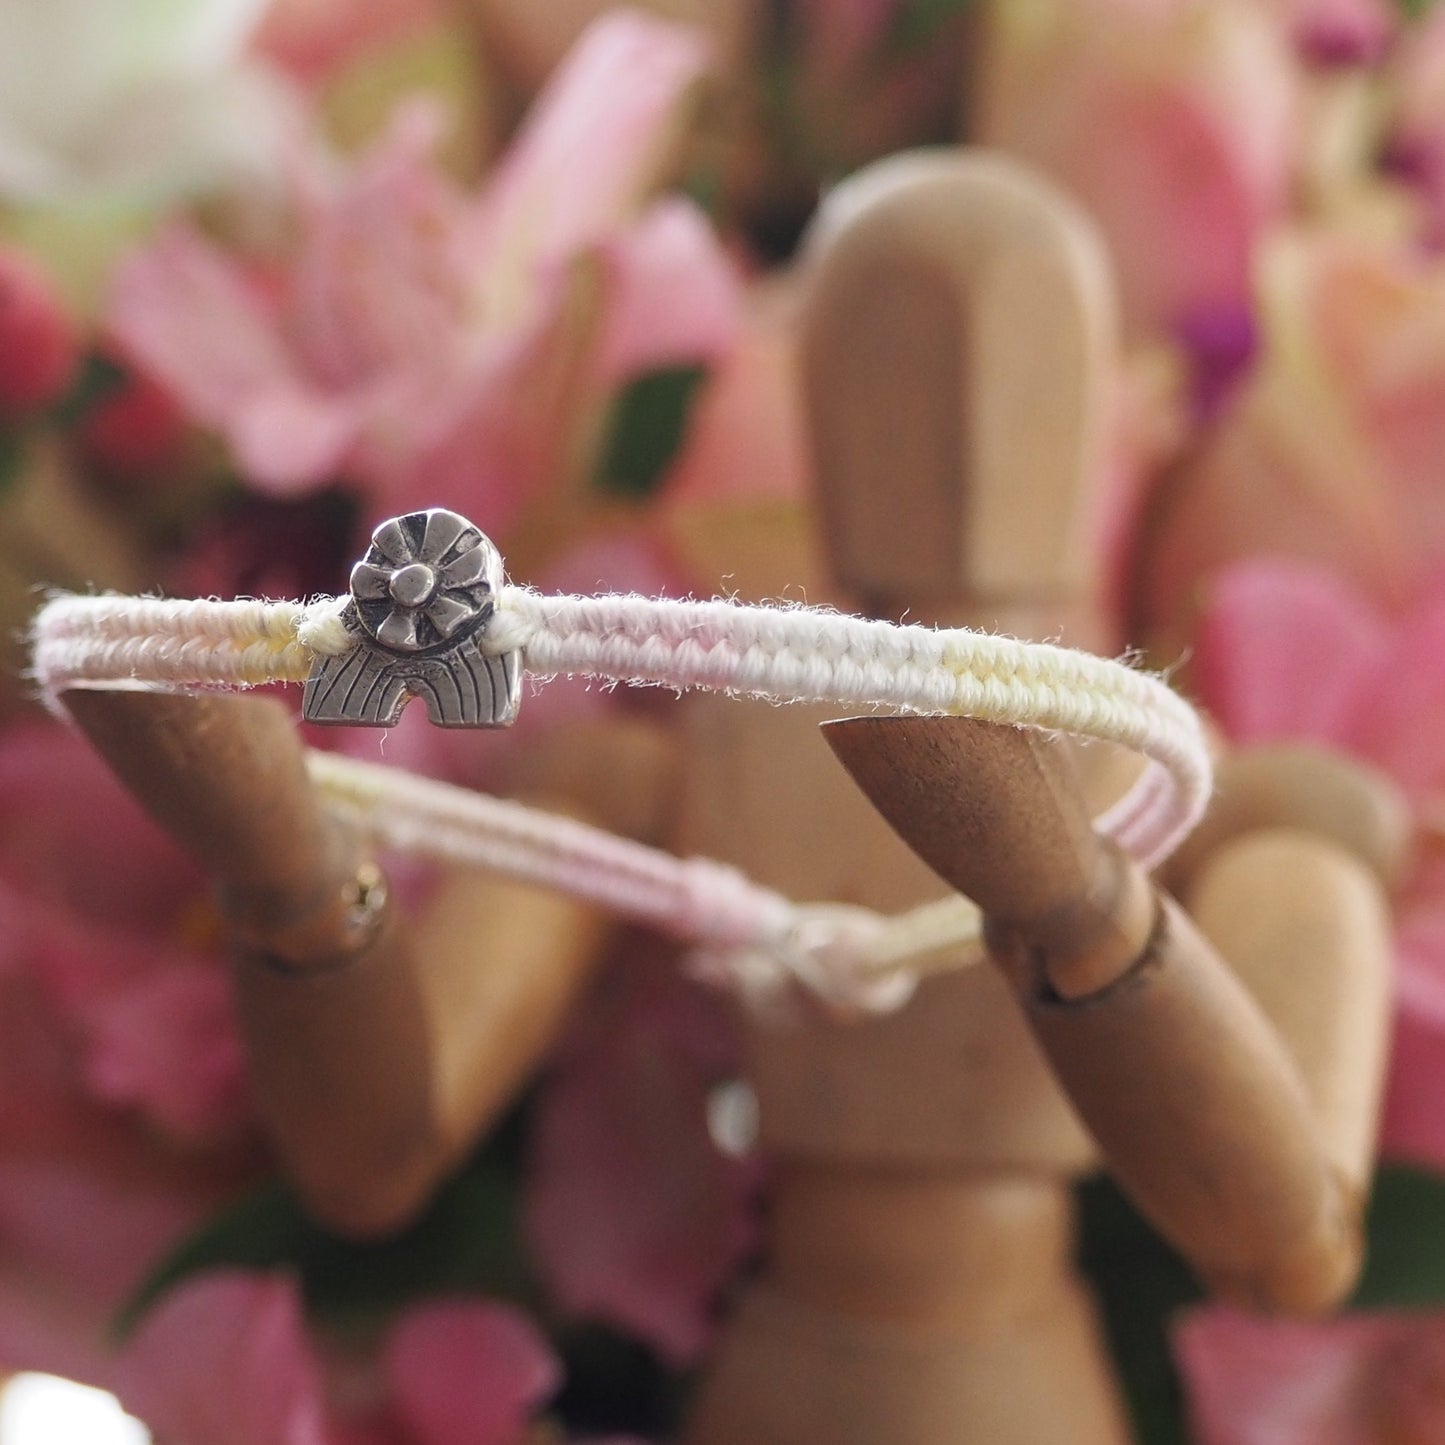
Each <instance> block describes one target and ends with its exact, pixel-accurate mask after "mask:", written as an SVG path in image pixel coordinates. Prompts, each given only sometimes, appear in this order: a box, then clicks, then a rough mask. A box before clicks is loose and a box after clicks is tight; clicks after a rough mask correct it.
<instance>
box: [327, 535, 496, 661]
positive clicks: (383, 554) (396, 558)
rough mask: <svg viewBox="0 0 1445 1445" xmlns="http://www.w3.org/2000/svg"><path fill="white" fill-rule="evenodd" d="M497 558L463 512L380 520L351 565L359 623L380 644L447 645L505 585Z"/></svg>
mask: <svg viewBox="0 0 1445 1445" xmlns="http://www.w3.org/2000/svg"><path fill="white" fill-rule="evenodd" d="M502 580H503V579H502V557H501V554H500V553H499V552H498V551H497V549H496V548H495V547H494V546H493V545H492V543H491V542H490V541H489V540H488V539H487V537H486V536H485V535H484V534H483V533H482V532H480V531H479V530H478V529H477V528H476V527H474V526H473V525H472V524H471V523H470V522H468V521H467V519H466V518H465V517H460V516H458V515H457V514H456V513H455V512H449V511H447V510H446V509H445V508H444V507H433V508H431V509H430V510H429V511H425V512H408V513H407V514H406V516H404V517H393V518H392V519H391V520H390V521H388V522H383V523H382V524H381V525H380V526H379V527H378V528H377V529H376V531H375V532H373V533H372V536H371V546H370V548H369V549H368V550H367V553H366V556H365V557H363V558H362V559H361V561H360V562H358V563H357V564H356V566H355V567H353V568H352V569H351V596H352V600H353V601H354V603H355V604H356V616H357V620H358V621H359V622H360V623H361V625H362V627H364V628H365V629H366V631H367V632H368V633H369V634H370V635H371V636H372V637H374V638H375V639H376V640H377V642H379V643H380V644H381V645H382V646H383V647H385V648H388V649H390V650H391V651H393V652H403V653H419V652H427V651H429V650H430V649H432V648H436V647H444V646H447V645H449V644H450V643H452V642H453V641H455V640H456V639H457V638H458V637H460V636H461V635H462V634H463V633H465V632H466V631H468V630H470V629H471V628H473V627H476V626H478V625H480V624H481V623H482V622H484V621H485V620H486V619H487V618H488V617H489V616H490V615H491V612H492V608H493V606H494V605H495V597H496V593H497V591H498V589H499V588H500V587H501V585H502Z"/></svg>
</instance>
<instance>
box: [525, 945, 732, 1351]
mask: <svg viewBox="0 0 1445 1445" xmlns="http://www.w3.org/2000/svg"><path fill="white" fill-rule="evenodd" d="M587 1019H588V1021H587V1023H586V1024H585V1025H584V1026H583V1027H582V1028H581V1029H580V1030H579V1033H578V1035H577V1036H576V1038H575V1039H574V1040H573V1041H572V1044H571V1046H570V1047H569V1048H568V1049H567V1050H566V1051H565V1052H564V1054H563V1056H562V1058H561V1060H560V1061H559V1063H558V1066H557V1068H556V1070H555V1072H554V1073H553V1075H552V1077H551V1079H550V1080H549V1081H548V1083H547V1085H546V1086H545V1089H544V1092H543V1094H542V1096H541V1098H540V1100H539V1103H538V1108H537V1114H536V1117H535V1121H534V1127H533V1135H532V1140H531V1150H532V1152H531V1157H530V1160H529V1187H528V1190H527V1194H526V1201H525V1209H526V1214H525V1222H526V1229H527V1233H528V1237H529V1238H530V1240H531V1242H532V1245H533V1248H534V1251H535V1253H536V1256H537V1261H538V1264H539V1266H540V1268H541V1270H542V1272H543V1275H544V1277H545V1278H546V1280H547V1282H548V1284H549V1286H550V1288H551V1289H552V1290H553V1292H554V1293H555V1294H556V1296H557V1299H558V1300H559V1302H560V1303H561V1305H562V1307H563V1308H564V1309H566V1310H567V1311H569V1312H570V1313H573V1314H577V1315H583V1316H590V1317H593V1318H596V1319H601V1320H606V1321H609V1322H611V1323H613V1324H615V1325H618V1326H620V1327H621V1328H623V1329H625V1330H630V1331H632V1332H634V1333H636V1334H637V1335H639V1336H640V1337H641V1338H643V1339H645V1340H647V1341H648V1342H650V1343H651V1344H653V1345H654V1346H655V1347H656V1348H658V1349H659V1350H661V1351H662V1352H663V1353H664V1354H665V1355H667V1356H668V1357H669V1358H671V1359H673V1360H675V1361H677V1362H680V1363H681V1362H686V1361H689V1360H692V1359H695V1358H696V1357H697V1355H698V1353H699V1352H700V1351H701V1350H702V1348H703V1347H704V1345H705V1344H706V1342H707V1340H708V1338H709V1336H710V1334H711V1327H712V1320H713V1310H714V1304H715V1299H716V1296H717V1293H718V1291H719V1290H720V1289H721V1287H722V1285H723V1283H724V1282H725V1281H726V1280H727V1278H728V1277H729V1275H730V1274H731V1272H732V1270H733V1269H734V1268H735V1267H736V1266H737V1264H738V1262H739V1261H740V1259H741V1258H742V1256H743V1254H744V1253H745V1252H746V1250H747V1249H748V1248H749V1247H750V1246H751V1244H752V1243H753V1241H754V1238H755V1221H754V1218H753V1214H752V1202H753V1194H754V1191H755V1189H756V1185H757V1173H756V1169H755V1168H754V1167H753V1166H752V1165H751V1164H747V1163H742V1162H739V1161H737V1160H732V1159H726V1158H724V1157H723V1156H722V1155H721V1154H720V1153H719V1152H718V1150H717V1149H716V1147H715V1146H714V1145H713V1143H712V1140H711V1139H710V1137H709V1135H708V1130H707V1122H706V1107H707V1099H708V1094H709V1090H710V1089H711V1087H712V1086H713V1085H714V1084H715V1083H716V1082H718V1081H719V1080H721V1079H723V1078H726V1077H727V1076H728V1075H729V1073H730V1071H731V1068H732V1066H733V1060H732V1041H731V1037H730V1029H729V1026H728V1023H727V1016H726V1014H725V1012H724V1010H723V1008H722V1005H721V1004H720V1002H719V1001H718V1000H717V999H715V998H713V997H711V996H709V995H706V994H704V993H703V992H702V991H701V990H699V989H697V988H696V987H695V986H693V985H690V984H688V983H686V982H685V981H684V980H681V979H680V978H678V977H677V976H676V973H675V971H673V967H672V965H671V964H670V962H661V963H659V962H652V963H649V964H642V965H635V966H632V967H629V968H626V969H623V970H618V971H616V972H615V973H614V974H613V975H611V976H610V977H609V978H608V979H607V980H606V981H605V982H604V984H603V986H602V988H601V990H600V992H599V997H598V998H596V999H594V1000H593V1002H592V1004H591V1006H590V1007H589V1009H588V1013H587Z"/></svg>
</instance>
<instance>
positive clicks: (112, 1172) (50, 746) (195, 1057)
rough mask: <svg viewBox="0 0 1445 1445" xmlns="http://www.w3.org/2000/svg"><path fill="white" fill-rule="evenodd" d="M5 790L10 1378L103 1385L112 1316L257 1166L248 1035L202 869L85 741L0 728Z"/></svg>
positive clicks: (4, 1285) (3, 1280)
mask: <svg viewBox="0 0 1445 1445" xmlns="http://www.w3.org/2000/svg"><path fill="white" fill-rule="evenodd" d="M0 802H3V806H0V1370H4V1369H40V1370H48V1371H51V1372H54V1373H61V1374H66V1375H70V1376H72V1377H75V1378H80V1379H82V1380H86V1381H89V1382H90V1383H95V1384H102V1385H104V1384H107V1383H108V1380H109V1369H110V1365H109V1361H108V1358H107V1354H106V1351H105V1350H104V1348H103V1342H104V1338H105V1332H106V1328H107V1325H108V1322H109V1317H110V1315H111V1313H112V1312H113V1311H114V1310H115V1309H116V1308H117V1307H118V1306H119V1304H120V1303H121V1301H122V1300H123V1299H124V1297H125V1296H126V1295H127V1294H128V1293H129V1292H130V1291H131V1290H132V1289H134V1288H135V1287H136V1285H137V1284H138V1283H139V1281H140V1280H141V1279H142V1278H143V1277H144V1276H145V1275H146V1274H148V1273H149V1271H150V1270H151V1269H152V1268H153V1267H154V1265H155V1263H156V1261H157V1260H158V1259H159V1258H160V1257H161V1256H163V1255H164V1254H165V1253H167V1252H169V1250H170V1249H171V1248H173V1247H174V1245H175V1244H176V1243H177V1242H178V1241H179V1240H180V1239H181V1238H182V1237H183V1236H184V1235H185V1234H186V1233H187V1232H188V1231H189V1230H191V1229H192V1228H194V1227H195V1226H196V1225H197V1224H198V1223H199V1221H200V1220H201V1219H202V1218H203V1217H204V1216H205V1215H206V1214H208V1213H209V1212H211V1211H212V1210H214V1209H215V1208H216V1207H217V1205H218V1203H219V1202H220V1201H221V1200H222V1199H223V1198H225V1197H226V1196H227V1195H228V1194H230V1193H232V1192H234V1190H235V1189H236V1188H237V1187H239V1186H241V1185H243V1184H244V1183H245V1182H246V1181H247V1180H248V1178H249V1177H250V1176H251V1175H252V1174H253V1173H254V1171H255V1169H256V1167H257V1158H256V1150H255V1141H254V1137H253V1136H252V1135H251V1133H250V1132H249V1129H247V1128H246V1127H245V1126H246V1125H247V1123H248V1121H249V1115H250V1110H249V1105H248V1101H247V1097H246V1093H245V1087H244V1074H243V1070H242V1065H241V1056H240V1045H239V1041H238V1039H237V1037H236V1033H235V1028H234V1024H233V1021H232V1019H231V1010H230V1001H229V993H228V988H227V979H226V974H225V970H224V968H223V967H222V965H221V962H220V960H219V958H218V957H216V956H214V954H208V953H206V952H205V951H203V950H200V949H197V948H195V947H194V946H193V945H191V944H190V943H188V942H187V941H186V939H185V937H184V934H185V931H186V930H187V929H188V928H191V929H193V928H194V925H193V924H191V923H190V921H189V918H190V917H194V916H196V915H195V914H190V915H189V916H188V908H189V909H195V908H197V907H198V906H199V907H201V908H204V907H205V905H204V901H203V900H204V897H205V895H204V893H203V892H202V890H201V889H200V886H199V879H198V877H197V875H196V874H195V873H194V872H193V870H192V869H190V868H189V866H187V865H186V864H185V862H184V861H183V860H182V859H181V857H180V855H179V854H178V853H177V852H176V851H175V850H174V848H172V847H171V846H170V845H169V844H168V843H167V842H166V840H165V839H164V838H162V837H161V835H160V833H159V832H158V830H156V829H155V828H154V827H153V825H151V824H150V823H149V821H148V820H147V819H146V818H144V817H143V816H142V815H141V814H140V812H139V811H138V810H137V809H136V807H135V805H134V804H133V803H131V802H130V800H129V799H128V798H127V797H126V796H125V795H124V794H123V792H122V791H121V789H120V787H119V786H118V785H117V784H116V783H115V782H114V781H113V780H112V779H111V778H110V776H109V775H108V774H107V772H106V771H105V769H104V768H103V766H102V765H101V764H100V763H99V762H98V761H97V760H96V759H95V758H94V756H93V755H92V754H91V753H90V751H89V750H88V749H87V748H86V747H85V746H84V745H83V744H82V743H81V742H80V741H79V740H77V739H76V738H74V737H73V736H71V735H69V734H68V733H66V732H65V731H63V730H62V729H60V728H58V727H40V726H35V727H26V728H18V729H12V730H11V731H9V732H7V733H5V734H3V735H0ZM178 1144H180V1145H183V1146H184V1147H183V1148H178V1147H177V1146H178Z"/></svg>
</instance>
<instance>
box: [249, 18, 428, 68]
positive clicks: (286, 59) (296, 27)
mask: <svg viewBox="0 0 1445 1445" xmlns="http://www.w3.org/2000/svg"><path fill="white" fill-rule="evenodd" d="M442 3H443V0H271V3H270V6H269V7H268V9H267V10H266V13H265V15H264V17H263V18H262V20H261V25H260V29H259V30H258V31H257V33H256V37H255V40H254V42H253V48H254V50H255V52H256V53H257V54H258V55H260V56H262V57H264V58H265V59H267V60H270V61H273V62H274V63H276V64H277V65H279V66H281V67H282V69H284V70H286V71H287V72H289V73H290V74H291V75H293V76H295V77H296V78H297V79H298V80H301V81H303V82H305V83H307V84H315V83H316V82H317V81H319V80H320V79H321V78H322V77H324V76H325V75H327V74H328V73H329V72H331V71H334V70H337V69H339V68H341V67H342V66H344V65H346V64H347V63H348V62H349V61H350V60H352V59H354V58H355V57H356V56H358V55H361V54H364V53H365V52H367V51H369V50H372V49H374V48H379V47H381V46H384V45H388V44H393V43H395V42H396V41H397V40H398V39H399V38H401V37H403V36H405V35H407V34H408V33H409V32H411V31H413V30H416V29H419V28H421V27H422V26H424V25H426V24H427V23H428V22H429V21H432V20H434V19H435V18H436V17H437V15H438V14H439V13H440V11H441V8H442Z"/></svg>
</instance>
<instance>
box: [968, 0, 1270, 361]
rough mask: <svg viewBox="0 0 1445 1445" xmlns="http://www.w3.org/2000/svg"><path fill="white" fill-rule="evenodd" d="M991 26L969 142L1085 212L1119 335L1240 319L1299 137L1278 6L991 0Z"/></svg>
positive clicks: (1214, 1)
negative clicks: (1061, 191) (1098, 239)
mask: <svg viewBox="0 0 1445 1445" xmlns="http://www.w3.org/2000/svg"><path fill="white" fill-rule="evenodd" d="M991 24H992V30H991V42H992V45H991V50H990V63H989V65H988V66H987V68H986V71H985V74H984V77H983V83H982V95H981V97H980V102H979V106H978V116H979V139H980V140H982V141H983V142H985V143H986V144H989V145H993V146H997V147H999V148H1000V149H1002V150H1005V151H1008V152H1010V153H1012V154H1013V155H1016V156H1018V157H1019V158H1021V159H1023V160H1027V161H1031V162H1033V163H1034V164H1035V165H1037V166H1039V167H1040V168H1041V169H1042V170H1043V171H1044V172H1045V173H1047V174H1048V175H1050V176H1052V177H1053V178H1054V179H1055V180H1056V181H1058V182H1059V183H1060V184H1061V185H1063V186H1065V187H1066V188H1068V189H1069V190H1071V191H1072V192H1073V193H1074V194H1075V195H1077V196H1078V197H1079V198H1080V200H1082V201H1083V203H1084V204H1085V205H1086V206H1087V207H1088V208H1089V209H1090V210H1091V211H1092V212H1093V213H1094V215H1095V217H1096V218H1097V219H1098V221H1099V222H1100V224H1101V225H1102V226H1103V229H1104V232H1105V235H1106V236H1107V238H1108V240H1109V243H1110V246H1111V248H1112V250H1113V254H1114V260H1115V262H1116V265H1117V270H1118V276H1119V282H1120V287H1121V292H1122V298H1123V302H1124V309H1125V315H1126V321H1127V323H1128V326H1129V329H1130V331H1131V333H1132V334H1133V335H1135V336H1140V335H1143V336H1149V335H1152V334H1158V333H1160V332H1168V333H1173V332H1175V331H1176V330H1177V329H1178V328H1181V327H1186V328H1187V327H1189V326H1191V325H1194V326H1198V325H1199V324H1201V320H1202V319H1207V318H1210V317H1213V316H1224V317H1236V316H1240V315H1247V314H1248V312H1249V309H1250V304H1251V293H1250V271H1251V260H1252V254H1253V250H1254V246H1255V244H1256V242H1257V240H1258V239H1259V237H1260V236H1261V235H1262V234H1263V233H1264V232H1265V231H1267V230H1268V229H1269V228H1270V227H1272V226H1274V225H1276V224H1277V223H1278V222H1279V221H1280V220H1281V219H1282V218H1283V217H1284V215H1285V213H1286V208H1287V206H1288V203H1289V198H1290V180H1291V167H1292V163H1293V159H1294V152H1295V145H1296V140H1297V124H1298V115H1297V109H1298V95H1297V74H1296V69H1297V67H1296V63H1295V60H1294V57H1293V54H1292V52H1291V49H1290V46H1289V42H1288V38H1287V34H1286V29H1287V27H1286V26H1285V25H1284V23H1282V21H1281V19H1280V17H1278V16H1272V15H1270V14H1269V13H1268V9H1267V8H1265V7H1260V6H1258V5H1253V4H1247V3H1240V0H1223V3H1219V0H1086V3H1079V0H1043V3H1033V0H1029V3H1025V0H1005V3H1004V4H1001V5H999V6H997V7H995V12H994V14H993V15H992V16H991Z"/></svg>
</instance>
